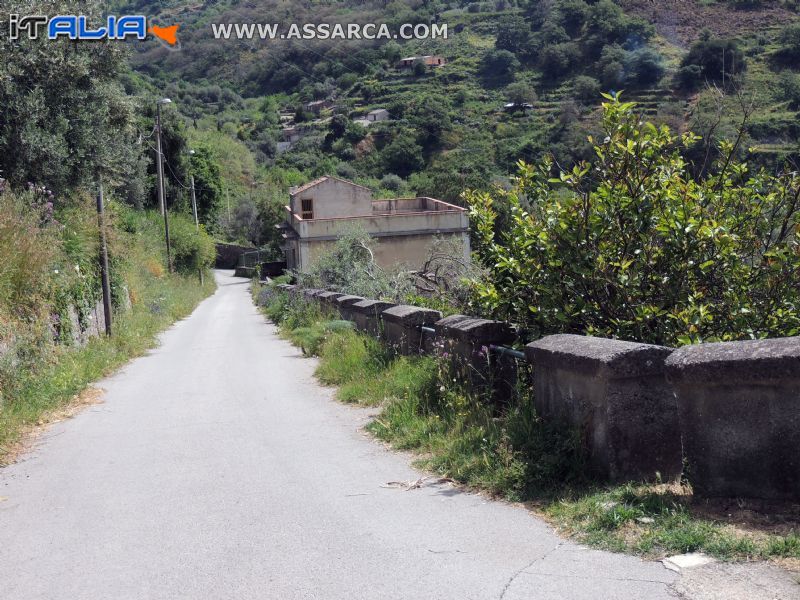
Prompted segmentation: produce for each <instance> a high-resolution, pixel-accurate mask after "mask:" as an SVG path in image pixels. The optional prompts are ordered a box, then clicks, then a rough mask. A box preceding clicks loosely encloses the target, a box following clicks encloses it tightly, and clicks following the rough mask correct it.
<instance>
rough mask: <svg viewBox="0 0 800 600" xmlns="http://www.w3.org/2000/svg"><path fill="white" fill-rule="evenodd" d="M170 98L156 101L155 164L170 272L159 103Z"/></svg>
mask: <svg viewBox="0 0 800 600" xmlns="http://www.w3.org/2000/svg"><path fill="white" fill-rule="evenodd" d="M171 103H172V100H170V99H169V98H161V100H159V101H158V102H156V152H157V153H158V156H157V157H156V166H157V170H158V208H159V209H160V210H161V215H162V216H163V217H164V241H165V243H166V247H167V272H168V273H171V272H172V260H171V259H170V243H169V218H168V216H167V202H166V199H165V198H164V163H163V160H164V153H163V152H162V150H161V105H162V104H171Z"/></svg>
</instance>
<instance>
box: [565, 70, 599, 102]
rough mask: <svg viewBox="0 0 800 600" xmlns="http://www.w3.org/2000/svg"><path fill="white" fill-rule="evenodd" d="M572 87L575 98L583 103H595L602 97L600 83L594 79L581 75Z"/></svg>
mask: <svg viewBox="0 0 800 600" xmlns="http://www.w3.org/2000/svg"><path fill="white" fill-rule="evenodd" d="M572 86H573V87H572V89H573V93H574V95H575V98H577V99H578V100H580V101H581V102H587V103H588V102H594V101H595V100H596V98H597V97H598V96H599V95H600V82H599V81H597V79H595V78H594V77H588V76H586V75H579V76H578V77H576V78H575V80H574V82H573V84H572Z"/></svg>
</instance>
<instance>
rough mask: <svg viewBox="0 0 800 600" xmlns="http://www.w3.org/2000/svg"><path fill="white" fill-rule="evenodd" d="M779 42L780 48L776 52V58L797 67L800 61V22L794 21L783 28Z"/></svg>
mask: <svg viewBox="0 0 800 600" xmlns="http://www.w3.org/2000/svg"><path fill="white" fill-rule="evenodd" d="M778 43H779V44H780V48H779V49H778V50H777V52H776V53H775V58H776V59H777V60H778V61H780V62H782V63H784V64H786V65H789V66H794V67H796V66H797V64H798V63H800V23H793V24H792V25H789V26H787V27H785V28H784V29H783V30H781V32H780V34H779V35H778Z"/></svg>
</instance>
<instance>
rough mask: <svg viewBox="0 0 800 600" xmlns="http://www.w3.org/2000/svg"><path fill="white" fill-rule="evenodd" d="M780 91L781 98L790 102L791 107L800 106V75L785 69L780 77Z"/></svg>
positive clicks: (794, 108) (796, 107)
mask: <svg viewBox="0 0 800 600" xmlns="http://www.w3.org/2000/svg"><path fill="white" fill-rule="evenodd" d="M778 91H779V92H780V98H781V100H786V101H788V102H789V108H791V109H793V110H796V109H798V108H800V75H798V74H797V73H793V72H791V71H784V72H783V73H781V74H780V77H779V78H778Z"/></svg>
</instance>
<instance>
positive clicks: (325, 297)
mask: <svg viewBox="0 0 800 600" xmlns="http://www.w3.org/2000/svg"><path fill="white" fill-rule="evenodd" d="M342 296H344V294H341V293H339V292H320V293H319V294H317V295H316V296H315V297H316V298H318V299H319V300H320V302H324V303H326V304H328V305H329V306H334V307H335V306H336V299H337V298H341V297H342Z"/></svg>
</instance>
